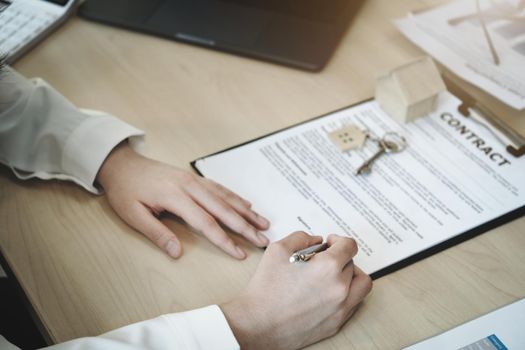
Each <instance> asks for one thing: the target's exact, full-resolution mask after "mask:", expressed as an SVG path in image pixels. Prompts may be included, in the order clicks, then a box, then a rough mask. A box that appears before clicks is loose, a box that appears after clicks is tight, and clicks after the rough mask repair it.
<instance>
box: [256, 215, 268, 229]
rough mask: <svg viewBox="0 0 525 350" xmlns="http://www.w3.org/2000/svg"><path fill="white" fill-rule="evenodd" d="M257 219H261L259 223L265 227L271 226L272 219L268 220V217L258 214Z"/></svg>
mask: <svg viewBox="0 0 525 350" xmlns="http://www.w3.org/2000/svg"><path fill="white" fill-rule="evenodd" d="M257 220H258V221H259V224H260V225H261V226H264V227H269V226H270V221H268V219H266V218H265V217H263V216H260V215H257Z"/></svg>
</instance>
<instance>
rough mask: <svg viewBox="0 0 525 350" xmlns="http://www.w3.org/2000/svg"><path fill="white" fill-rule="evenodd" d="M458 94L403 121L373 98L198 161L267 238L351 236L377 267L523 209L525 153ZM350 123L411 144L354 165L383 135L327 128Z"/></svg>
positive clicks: (364, 262) (369, 266)
mask: <svg viewBox="0 0 525 350" xmlns="http://www.w3.org/2000/svg"><path fill="white" fill-rule="evenodd" d="M460 103H461V101H460V100H458V99H457V98H456V97H454V96H453V95H451V94H450V93H448V92H445V93H443V94H441V95H440V96H439V100H438V108H437V110H436V111H435V112H434V113H432V114H429V115H427V116H425V117H423V118H420V119H418V120H417V121H415V122H413V123H410V124H406V125H401V124H398V123H397V122H395V121H394V120H393V119H391V118H390V117H389V116H388V115H386V114H385V113H384V112H383V110H382V109H381V108H380V107H379V105H378V104H377V103H376V102H375V101H373V100H370V101H367V102H363V103H360V104H358V105H355V106H352V107H348V108H345V109H342V110H339V111H336V112H333V113H331V114H328V115H325V116H322V117H319V118H316V119H314V120H311V121H307V122H304V123H302V124H300V125H296V126H293V127H290V128H287V129H285V130H282V131H279V132H276V133H273V134H271V135H268V136H265V137H262V138H259V139H257V140H254V141H251V142H248V143H245V144H243V145H240V146H237V147H233V148H230V149H228V150H226V151H222V152H219V153H216V154H214V155H211V156H208V157H203V158H200V159H198V160H196V161H194V162H193V163H192V164H193V166H194V167H195V169H196V170H197V171H198V172H200V173H201V174H202V175H203V176H205V177H207V178H210V179H213V180H215V181H216V182H219V183H221V184H223V185H225V186H227V187H228V188H230V189H232V190H233V191H235V192H237V193H238V194H240V195H241V196H243V197H244V198H247V199H248V200H249V201H251V202H252V203H253V206H254V208H255V210H257V211H258V212H260V213H261V214H262V215H264V216H266V217H267V218H268V219H269V220H270V221H271V223H272V225H271V228H270V229H269V231H267V232H266V234H267V236H268V237H269V238H270V240H272V241H275V240H279V239H281V238H283V237H285V236H287V235H288V234H290V233H292V232H294V231H299V230H301V231H306V232H308V233H311V234H315V235H322V236H325V237H326V236H327V235H328V234H331V233H335V234H338V235H345V236H348V237H352V238H354V239H355V240H356V241H357V243H358V245H359V253H358V254H357V256H356V258H355V261H356V264H357V265H358V266H360V267H361V268H362V269H363V270H364V271H366V272H367V273H369V274H372V273H376V275H375V277H378V276H379V275H382V274H384V273H387V272H389V271H388V268H389V267H390V268H392V266H397V267H395V268H394V269H396V268H399V267H401V266H400V265H399V264H401V265H402V264H403V263H405V264H406V263H407V260H406V259H407V258H409V257H413V256H414V255H417V254H419V253H422V252H424V251H427V252H428V250H429V249H431V250H432V249H434V250H435V248H436V245H438V244H441V243H444V242H447V241H448V242H450V240H452V239H454V238H455V237H457V236H462V235H473V234H477V233H478V231H479V230H480V227H479V226H481V225H484V226H483V227H484V228H483V230H487V229H490V228H491V227H494V226H496V222H498V223H499V224H501V221H502V220H506V221H508V220H510V219H512V218H515V217H518V216H519V215H522V214H523V212H524V209H525V157H522V158H515V157H513V156H512V155H510V154H509V153H507V151H506V150H505V146H504V145H502V144H501V143H500V142H499V141H498V139H497V138H496V137H494V135H493V134H492V132H491V131H490V130H489V129H487V128H486V127H484V126H482V125H480V124H477V123H475V122H473V121H471V120H470V119H468V118H465V117H464V116H463V115H462V114H461V113H460V112H458V106H459V105H460ZM348 124H353V125H357V126H358V127H360V128H361V129H363V130H364V129H367V130H368V131H369V132H370V133H371V134H372V135H375V136H377V137H381V136H382V135H383V134H385V133H386V132H397V133H399V134H401V135H403V136H404V137H405V138H406V140H407V148H406V149H405V150H404V151H402V152H400V153H395V154H384V155H382V156H381V157H379V158H378V159H377V160H376V162H375V163H374V164H373V167H372V172H371V173H370V174H368V175H355V173H354V172H355V170H356V169H357V168H358V167H359V166H360V165H361V164H362V163H363V161H364V160H365V159H368V158H369V157H370V155H371V154H373V153H374V152H376V150H377V144H376V143H375V142H371V141H368V142H366V143H365V146H364V147H363V148H361V149H359V150H354V151H348V152H341V151H340V150H339V148H337V147H336V146H335V145H334V144H333V143H332V142H331V141H330V139H329V138H328V133H330V132H331V131H334V130H337V129H339V128H341V127H342V126H345V125H348ZM495 219H497V220H496V221H494V220H495ZM465 239H466V238H465ZM456 243H457V242H456ZM414 258H416V257H414ZM396 264H398V265H396ZM391 270H392V269H391ZM391 270H390V271H391Z"/></svg>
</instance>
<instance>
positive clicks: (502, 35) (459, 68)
mask: <svg viewBox="0 0 525 350" xmlns="http://www.w3.org/2000/svg"><path fill="white" fill-rule="evenodd" d="M491 3H493V2H492V1H489V0H482V1H481V4H482V6H481V8H482V11H485V10H489V9H490V6H491V5H490V4H491ZM496 3H497V4H498V5H497V6H498V7H497V8H496V12H495V13H497V11H498V10H502V9H503V10H506V9H509V8H511V6H514V8H516V7H515V6H516V3H517V1H510V0H508V1H498V2H496ZM515 12H516V11H515ZM473 13H476V1H474V0H461V1H455V2H452V3H450V4H447V5H444V6H441V7H438V8H436V9H433V10H430V11H426V12H422V13H418V14H411V15H409V16H408V17H406V18H403V19H400V20H397V21H396V22H395V23H396V25H397V27H398V28H399V30H400V31H401V32H402V33H403V34H404V35H405V36H406V37H407V38H408V39H410V40H411V41H412V42H413V43H414V44H416V45H418V46H419V47H421V48H422V49H423V50H425V51H426V52H427V53H428V54H430V55H431V56H433V57H434V58H435V59H437V60H438V61H439V62H441V63H442V64H443V65H444V66H446V67H447V68H448V69H450V70H451V71H452V72H454V73H455V74H457V75H458V76H460V77H461V78H463V79H465V80H466V81H468V82H470V83H472V84H474V85H476V86H478V87H479V88H481V89H483V90H485V91H486V92H488V93H489V94H491V95H493V96H494V97H496V98H497V99H499V100H500V101H502V102H504V103H506V104H507V105H509V106H511V107H513V108H516V109H520V110H521V109H524V108H525V22H524V21H523V20H521V21H514V22H511V21H508V20H487V21H486V24H487V29H488V31H489V33H490V36H491V38H492V40H493V42H494V46H495V48H496V52H497V53H498V56H499V58H500V60H501V63H500V64H499V65H495V64H494V62H493V60H492V56H491V53H490V49H489V46H488V43H487V40H486V39H485V36H484V34H483V29H482V27H481V26H480V22H479V19H478V18H473V19H470V20H466V21H463V22H462V23H459V24H456V25H449V24H448V20H449V19H453V18H459V17H461V16H464V15H469V14H473ZM515 16H521V18H525V10H523V11H521V13H515Z"/></svg>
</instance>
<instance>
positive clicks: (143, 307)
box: [0, 0, 525, 350]
mask: <svg viewBox="0 0 525 350" xmlns="http://www.w3.org/2000/svg"><path fill="white" fill-rule="evenodd" d="M439 2H441V1H438V0H437V1H417V0H405V1H389V0H369V1H366V2H365V4H364V6H363V7H362V9H361V11H360V13H359V15H358V16H357V17H356V19H355V20H354V22H353V23H352V24H351V26H350V28H349V30H348V32H347V33H346V35H345V37H344V39H343V41H342V43H341V45H340V47H339V48H338V50H337V52H336V53H335V56H334V57H333V58H332V60H331V61H330V63H329V64H328V66H327V67H326V69H325V70H324V71H323V72H321V73H308V72H303V71H299V70H294V69H290V68H286V67H281V66H277V65H273V64H268V63H264V62H259V61H255V60H250V59H246V58H241V57H237V56H234V55H229V54H223V53H220V52H215V51H210V50H206V49H202V48H197V47H194V46H190V45H184V44H179V43H175V42H171V41H166V40H163V39H160V38H155V37H150V36H146V35H141V34H136V33H132V32H128V31H124V30H120V29H115V28H111V27H107V26H103V25H99V24H95V23H91V22H87V21H85V20H82V19H79V18H73V19H71V20H70V21H68V22H67V23H66V24H65V25H64V26H63V27H61V28H60V29H59V30H58V31H57V32H56V33H54V34H53V35H52V36H51V37H50V38H48V39H47V40H46V41H44V42H43V43H42V44H40V45H39V46H38V47H37V48H35V49H34V50H33V51H32V52H30V53H29V54H28V55H26V56H25V57H24V58H22V59H21V60H19V61H18V62H17V63H16V64H15V68H16V69H18V70H19V71H21V72H22V73H24V74H25V75H26V76H40V77H43V78H44V79H46V80H47V81H48V82H49V83H51V84H52V85H54V86H55V87H56V88H57V89H58V90H59V91H61V92H62V93H63V94H64V95H65V96H67V97H68V98H69V99H71V100H72V101H73V102H74V103H75V104H77V105H79V106H81V107H89V108H93V109H100V110H105V111H109V112H111V113H113V114H114V115H117V116H119V117H121V118H122V119H124V120H126V121H127V122H129V123H131V124H133V125H136V126H137V127H139V128H142V129H144V130H145V131H146V132H147V146H146V154H147V155H149V156H151V157H154V158H157V159H160V160H162V161H164V162H168V163H171V164H174V165H177V166H179V167H183V168H186V169H189V165H188V163H189V162H190V161H191V160H193V159H195V158H197V157H199V156H202V155H206V154H209V153H211V152H214V151H216V150H219V149H223V148H225V147H227V146H231V145H234V144H238V143H240V142H243V141H246V140H248V139H251V138H254V137H256V136H260V135H262V134H266V133H268V132H271V131H274V130H276V129H280V128H283V127H285V126H287V125H290V124H293V123H297V122H301V121H304V120H306V119H309V118H312V117H314V116H317V115H320V114H322V113H325V112H328V111H331V110H334V109H337V108H340V107H343V106H346V105H349V104H351V103H354V102H357V101H359V100H361V99H364V98H367V97H370V96H371V95H372V94H373V87H374V82H375V77H376V76H377V75H378V74H379V73H380V72H382V71H384V70H386V69H388V68H390V67H394V66H396V65H399V64H401V63H403V62H405V61H406V60H408V59H410V58H412V57H415V56H418V55H420V54H421V51H420V50H419V49H418V48H417V47H415V46H414V45H412V44H411V43H410V42H409V41H408V40H406V39H405V38H404V37H403V36H402V35H401V34H400V33H399V32H398V31H397V30H396V29H395V28H394V26H393V25H392V24H391V22H390V21H391V19H393V18H396V17H400V16H403V15H404V14H406V13H407V12H408V11H409V10H414V9H421V8H425V7H427V6H429V5H432V4H435V3H439ZM463 85H464V86H466V84H463ZM467 88H468V89H469V91H470V92H471V93H473V94H474V95H476V96H480V97H485V95H484V94H483V93H482V92H480V91H479V90H478V89H476V88H473V87H472V86H467ZM485 98H486V101H489V104H490V105H491V107H492V108H493V109H494V110H495V111H496V112H498V113H499V114H501V115H504V116H505V119H506V120H507V121H508V122H509V123H511V124H512V125H513V126H514V127H515V128H516V129H517V130H519V131H520V132H521V133H522V134H525V115H524V113H523V112H521V113H520V112H516V111H511V110H509V109H507V108H506V107H505V106H503V105H502V104H500V103H498V102H497V101H495V100H494V99H492V98H490V97H485ZM166 223H167V224H168V225H169V227H170V228H172V229H173V230H174V231H176V232H177V234H178V236H179V237H180V238H181V240H182V242H183V245H184V251H185V254H184V256H183V257H182V258H181V259H180V260H177V261H173V260H170V259H169V258H168V257H166V256H165V255H164V254H163V253H162V252H161V251H160V250H159V249H157V248H156V247H155V246H153V245H152V244H151V243H150V242H149V241H147V240H146V239H145V238H143V237H142V236H141V235H140V234H138V233H137V232H135V231H134V230H132V229H131V228H129V227H128V226H126V225H125V224H124V223H123V222H122V221H121V220H120V219H119V218H118V217H117V216H116V215H115V214H114V213H113V211H112V210H111V208H110V207H109V205H108V203H107V201H106V199H105V198H104V197H103V196H101V197H97V196H93V195H91V194H89V193H87V192H86V191H84V190H82V189H81V188H80V187H78V186H75V185H73V184H70V183H64V182H58V181H48V182H45V181H38V180H35V181H18V180H16V179H15V177H14V176H13V175H11V173H10V171H9V170H8V169H7V168H5V167H2V168H1V169H0V247H1V249H2V252H3V255H4V257H5V258H6V260H7V262H8V263H9V265H10V267H11V269H12V270H13V272H14V273H15V275H16V277H17V278H18V280H19V282H20V284H21V286H22V287H23V290H24V291H25V293H26V294H27V296H28V298H29V300H30V302H31V303H32V305H33V306H34V309H35V310H36V313H37V315H38V316H39V317H40V319H41V320H42V323H43V325H44V326H45V328H46V330H47V331H48V332H49V335H50V337H51V339H52V340H53V341H56V342H61V341H65V340H68V339H71V338H75V337H81V336H88V335H97V334H99V333H102V332H105V331H108V330H111V329H113V328H116V327H121V326H124V325H126V324H129V323H132V322H136V321H140V320H144V319H148V318H151V317H155V316H157V315H159V314H162V313H169V312H175V311H181V310H188V309H192V308H196V307H200V306H204V305H208V304H211V303H221V302H224V301H226V300H229V299H230V298H232V297H233V296H235V295H236V294H237V293H238V292H239V291H240V290H241V289H242V288H243V287H244V286H245V285H246V283H247V282H248V280H249V278H250V276H251V275H252V274H253V272H254V269H255V267H256V266H257V263H258V261H259V259H260V258H261V255H262V251H261V250H259V249H256V248H253V247H251V246H249V245H248V244H246V243H245V242H244V241H243V240H240V239H238V241H239V242H240V244H241V245H242V246H243V247H244V248H246V249H247V250H248V252H249V257H248V259H247V260H246V261H243V262H238V261H235V260H233V259H232V258H229V257H228V256H226V254H224V253H222V252H221V251H219V250H218V249H217V248H215V247H214V246H213V245H211V244H210V243H209V242H208V241H207V240H206V239H203V238H202V237H200V236H198V235H196V234H194V233H192V232H191V230H190V229H188V228H187V227H186V226H185V225H184V224H183V223H181V222H179V221H177V220H176V219H168V220H166ZM524 232H525V218H521V219H519V220H516V221H514V222H512V223H509V224H507V225H504V226H502V227H499V228H497V229H495V230H492V231H490V232H488V233H485V234H483V235H481V236H478V237H476V238H474V239H472V240H470V241H467V242H466V243H463V244H461V245H458V246H455V247H453V248H450V249H448V250H446V251H444V252H442V253H439V254H437V255H435V256H432V257H430V258H428V259H425V260H423V261H420V262H418V263H416V264H414V265H411V266H409V267H407V268H404V269H402V270H401V271H398V272H396V273H393V274H390V275H388V276H386V277H383V278H380V279H379V280H377V281H376V282H375V286H374V290H373V291H372V293H371V294H370V296H369V297H368V298H367V300H366V302H365V303H364V304H363V306H362V307H361V308H360V310H359V311H358V312H357V314H356V315H355V316H354V317H353V318H352V319H351V321H350V322H349V323H348V324H347V325H346V326H345V328H344V329H343V330H342V331H341V332H340V333H339V334H338V335H337V336H335V337H333V338H331V339H329V340H326V341H324V342H322V343H320V344H317V345H314V346H312V347H311V348H312V349H382V350H385V349H399V348H401V347H404V346H407V345H409V344H412V343H414V342H417V341H419V340H421V339H423V338H426V337H429V336H432V335H434V334H437V333H439V332H442V331H444V330H447V329H449V328H451V327H453V326H455V325H458V324H460V323H462V322H465V321H467V320H469V319H472V318H474V317H476V316H479V315H480V314H483V313H486V312H488V311H491V310H493V309H495V308H497V307H499V306H502V305H504V304H507V303H510V302H512V301H514V300H516V299H518V298H521V297H524V296H525V249H523V247H525V234H524Z"/></svg>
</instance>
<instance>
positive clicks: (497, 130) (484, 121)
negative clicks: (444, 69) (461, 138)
mask: <svg viewBox="0 0 525 350" xmlns="http://www.w3.org/2000/svg"><path fill="white" fill-rule="evenodd" d="M443 80H444V81H445V84H446V86H447V89H448V90H449V91H450V92H451V93H453V94H454V95H455V96H456V97H458V98H459V99H460V100H461V101H462V104H461V105H460V106H459V107H458V110H459V112H460V113H461V114H462V115H463V116H465V117H467V118H470V119H471V120H473V121H474V122H476V123H477V124H479V125H482V126H484V127H485V128H486V129H487V130H488V131H489V132H490V133H491V134H493V135H494V136H495V137H496V139H498V140H499V141H500V142H501V143H502V144H503V145H504V146H505V148H506V150H507V152H509V153H510V154H512V155H513V156H514V157H516V158H519V157H521V156H522V155H524V154H525V137H523V136H521V135H520V134H518V133H517V132H516V131H514V130H513V129H512V128H511V127H510V126H508V125H507V123H505V122H504V121H503V120H501V119H500V118H498V117H497V116H496V115H495V114H494V113H493V112H492V111H491V110H490V109H488V108H487V107H485V106H483V105H482V104H481V103H479V102H478V101H476V99H474V98H473V97H472V96H470V95H469V94H468V93H466V92H465V91H464V90H463V89H461V88H460V87H459V86H458V85H456V84H455V83H453V82H452V81H451V80H450V79H449V78H448V77H447V76H446V75H445V74H443Z"/></svg>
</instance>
